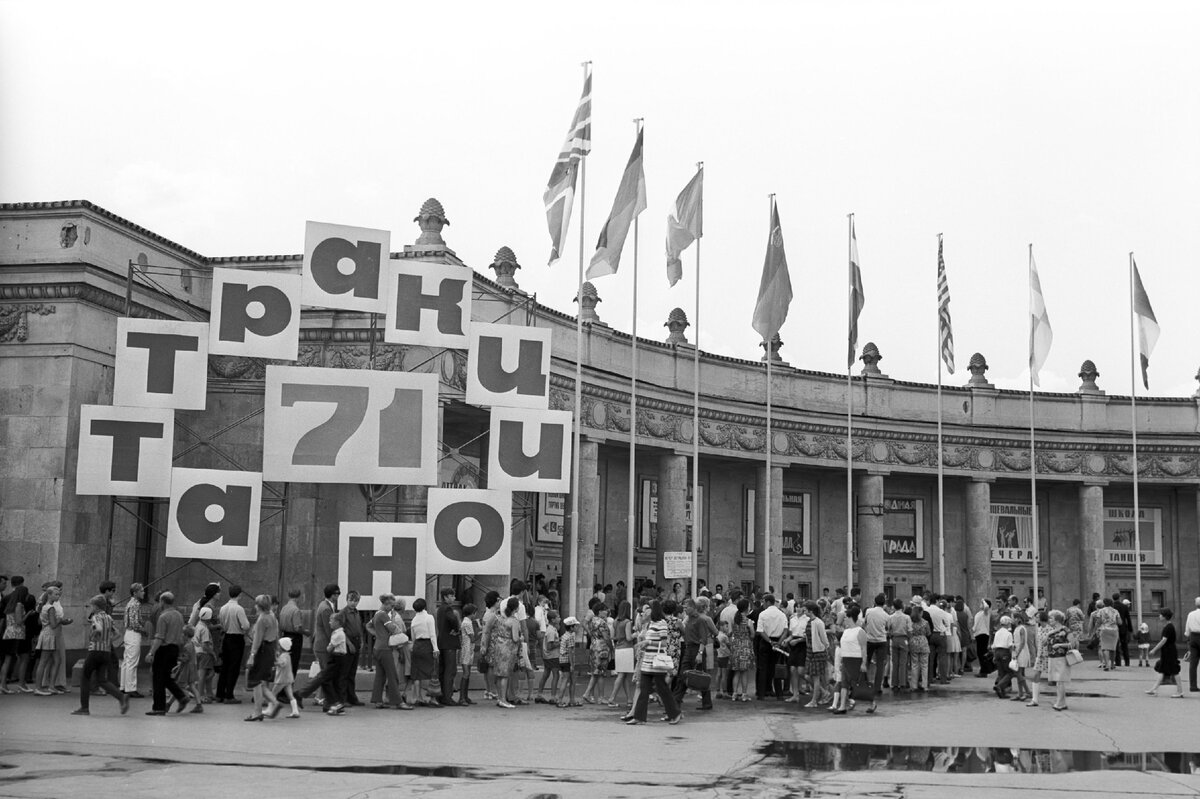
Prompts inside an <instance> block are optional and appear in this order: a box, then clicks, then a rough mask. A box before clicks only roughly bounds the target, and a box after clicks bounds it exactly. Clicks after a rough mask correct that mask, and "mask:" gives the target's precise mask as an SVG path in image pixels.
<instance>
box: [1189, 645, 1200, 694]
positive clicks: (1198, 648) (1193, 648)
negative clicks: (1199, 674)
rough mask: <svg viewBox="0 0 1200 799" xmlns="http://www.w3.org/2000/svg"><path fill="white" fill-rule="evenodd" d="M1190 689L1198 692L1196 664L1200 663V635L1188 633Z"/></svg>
mask: <svg viewBox="0 0 1200 799" xmlns="http://www.w3.org/2000/svg"><path fill="white" fill-rule="evenodd" d="M1188 652H1189V653H1190V654H1189V655H1188V661H1189V662H1188V683H1189V684H1188V687H1189V688H1191V689H1192V690H1193V691H1195V690H1196V688H1197V686H1196V664H1197V663H1198V662H1200V633H1188Z"/></svg>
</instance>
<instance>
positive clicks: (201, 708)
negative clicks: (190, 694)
mask: <svg viewBox="0 0 1200 799" xmlns="http://www.w3.org/2000/svg"><path fill="white" fill-rule="evenodd" d="M203 712H204V705H196V706H195V707H194V708H192V709H191V710H189V711H188V713H203Z"/></svg>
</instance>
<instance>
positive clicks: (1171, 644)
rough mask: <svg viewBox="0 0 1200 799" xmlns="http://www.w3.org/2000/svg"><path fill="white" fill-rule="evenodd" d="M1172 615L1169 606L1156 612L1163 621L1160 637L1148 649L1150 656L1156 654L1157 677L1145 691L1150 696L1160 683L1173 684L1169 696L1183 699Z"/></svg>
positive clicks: (1155, 693) (1154, 692)
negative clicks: (1173, 690) (1152, 646)
mask: <svg viewBox="0 0 1200 799" xmlns="http://www.w3.org/2000/svg"><path fill="white" fill-rule="evenodd" d="M1174 615H1175V614H1174V612H1173V611H1172V610H1171V609H1170V608H1163V609H1162V610H1160V611H1159V612H1158V618H1159V619H1160V620H1161V621H1162V623H1163V628H1162V637H1161V638H1159V639H1158V643H1157V644H1155V645H1154V648H1153V649H1151V650H1150V656H1151V657H1153V656H1154V655H1158V662H1157V663H1155V664H1154V670H1155V671H1157V672H1158V674H1159V677H1158V682H1156V683H1155V684H1154V687H1153V688H1151V689H1150V690H1149V691H1146V693H1148V694H1150V696H1158V687H1159V686H1160V685H1174V686H1175V693H1173V694H1171V698H1172V699H1183V686H1182V685H1180V683H1179V650H1178V649H1177V648H1176V646H1175V625H1174V624H1172V623H1171V617H1172V616H1174Z"/></svg>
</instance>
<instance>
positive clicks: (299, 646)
mask: <svg viewBox="0 0 1200 799" xmlns="http://www.w3.org/2000/svg"><path fill="white" fill-rule="evenodd" d="M283 637H284V638H286V639H288V640H289V641H291V642H292V648H291V650H289V651H288V657H290V658H291V659H292V674H293V675H296V674H299V673H300V656H301V655H302V654H304V633H284V634H283Z"/></svg>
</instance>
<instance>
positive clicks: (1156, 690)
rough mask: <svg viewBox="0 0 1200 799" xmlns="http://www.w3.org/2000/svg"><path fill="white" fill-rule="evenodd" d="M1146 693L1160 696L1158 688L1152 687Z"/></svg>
mask: <svg viewBox="0 0 1200 799" xmlns="http://www.w3.org/2000/svg"><path fill="white" fill-rule="evenodd" d="M1146 694H1147V695H1149V696H1158V689H1157V688H1151V689H1150V690H1149V691H1146Z"/></svg>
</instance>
